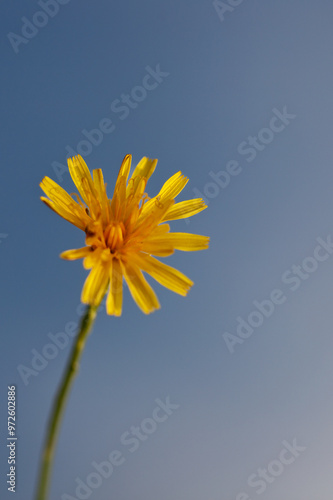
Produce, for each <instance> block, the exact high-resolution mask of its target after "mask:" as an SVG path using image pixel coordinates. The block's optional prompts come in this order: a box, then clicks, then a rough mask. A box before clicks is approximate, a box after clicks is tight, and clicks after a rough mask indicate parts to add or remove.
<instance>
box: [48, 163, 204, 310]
mask: <svg viewBox="0 0 333 500" xmlns="http://www.w3.org/2000/svg"><path fill="white" fill-rule="evenodd" d="M131 159H132V157H131V155H127V156H125V158H124V160H123V162H122V165H121V167H120V171H119V174H118V178H117V181H116V185H115V188H114V193H113V196H112V198H111V199H109V198H108V197H107V193H106V184H105V183H104V179H103V173H102V170H101V169H96V170H93V175H92V176H91V174H90V171H89V169H88V167H87V165H86V163H85V161H84V160H83V158H82V157H81V156H75V157H73V158H71V159H68V167H69V171H70V174H71V177H72V179H73V182H74V184H75V185H76V188H77V189H78V191H79V194H80V195H81V198H82V200H81V199H80V197H79V196H78V195H76V194H73V195H69V194H68V193H67V192H66V191H65V190H64V189H63V188H62V187H60V186H59V185H58V184H57V183H56V182H54V181H53V180H52V179H50V178H49V177H44V179H43V181H42V182H41V184H40V187H41V188H42V190H43V191H44V193H45V194H46V196H47V197H48V198H45V197H43V196H42V197H41V199H42V201H43V202H44V203H45V204H46V205H47V206H48V207H50V208H51V209H52V210H54V211H55V212H56V213H57V214H59V215H60V216H61V217H63V218H64V219H66V220H67V221H69V222H71V223H72V224H74V225H75V226H77V227H78V228H79V229H82V230H83V231H84V232H85V234H86V238H85V243H86V246H85V247H83V248H78V249H75V250H67V251H65V252H63V253H62V254H61V255H60V256H61V257H62V258H63V259H67V260H75V259H80V258H83V265H84V267H85V269H91V271H90V273H89V275H88V277H87V279H86V281H85V283H84V286H83V289H82V295H81V300H82V302H83V303H86V304H90V305H93V306H94V305H95V306H97V305H99V304H100V302H101V300H102V299H103V296H104V294H105V293H108V295H107V300H106V310H107V313H108V314H111V315H115V316H120V315H121V311H122V302H123V278H124V279H125V280H126V282H127V285H128V287H129V290H130V292H131V294H132V297H133V299H134V300H135V302H136V303H137V305H138V306H139V307H140V308H141V310H142V311H143V312H144V313H146V314H149V313H151V312H152V311H154V310H155V309H158V308H159V307H160V305H159V302H158V299H157V297H156V294H155V292H154V290H153V289H152V287H151V286H150V285H149V283H148V282H147V281H146V279H145V277H144V275H143V273H142V272H145V273H147V274H149V275H150V276H152V277H153V278H154V279H155V280H156V281H158V282H159V283H160V284H161V285H163V286H165V287H166V288H169V289H170V290H172V291H173V292H176V293H178V294H180V295H186V294H187V292H188V290H189V289H190V288H191V286H192V285H193V282H192V281H191V280H190V279H189V278H187V276H185V275H184V274H183V273H181V272H180V271H178V270H176V269H174V268H172V267H170V266H168V265H166V264H164V263H162V262H160V261H159V260H158V259H156V258H155V257H153V256H157V257H166V256H169V255H171V254H172V253H173V252H174V251H175V250H184V251H194V250H204V249H205V248H208V243H209V238H208V237H207V236H200V235H196V234H189V233H172V232H170V225H169V224H168V222H169V221H172V220H176V219H183V218H187V217H191V216H192V215H195V214H197V213H198V212H201V210H204V209H205V208H207V207H206V205H205V203H204V201H203V200H202V199H201V198H197V199H192V200H187V201H182V202H179V203H175V198H176V196H177V195H178V194H179V193H180V192H181V191H182V189H183V188H184V187H185V185H186V184H187V182H188V179H187V178H186V177H184V176H183V175H182V173H181V172H177V173H176V174H175V175H173V176H172V177H170V179H169V180H168V181H166V182H165V184H164V185H163V187H162V189H161V190H160V192H159V193H158V194H157V196H154V197H153V198H149V197H148V196H147V194H145V189H146V184H147V181H148V179H149V177H150V176H151V175H152V173H153V172H154V170H155V167H156V164H157V160H152V159H149V158H146V157H144V158H142V160H141V161H140V162H139V163H138V165H137V166H136V168H135V169H134V172H133V174H132V176H131V177H130V179H128V177H129V173H130V167H131ZM74 198H75V199H74Z"/></svg>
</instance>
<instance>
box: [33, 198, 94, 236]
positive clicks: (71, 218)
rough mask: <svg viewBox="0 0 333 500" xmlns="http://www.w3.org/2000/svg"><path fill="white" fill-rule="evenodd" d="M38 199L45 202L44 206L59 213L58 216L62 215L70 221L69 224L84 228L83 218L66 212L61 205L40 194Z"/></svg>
mask: <svg viewBox="0 0 333 500" xmlns="http://www.w3.org/2000/svg"><path fill="white" fill-rule="evenodd" d="M40 199H41V200H42V202H44V203H45V205H46V206H48V207H49V208H51V210H53V211H54V212H55V213H56V214H58V215H60V217H62V218H63V219H65V220H67V221H68V222H70V223H71V224H74V226H76V227H78V228H79V229H82V230H83V231H84V229H85V227H86V223H85V222H83V220H82V219H81V218H80V217H78V216H76V215H75V214H74V213H72V212H68V211H67V210H65V209H63V208H62V207H60V206H59V205H58V204H56V203H54V202H53V201H50V200H48V199H47V198H45V197H44V196H41V197H40Z"/></svg>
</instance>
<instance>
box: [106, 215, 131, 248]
mask: <svg viewBox="0 0 333 500" xmlns="http://www.w3.org/2000/svg"><path fill="white" fill-rule="evenodd" d="M125 233H126V230H125V226H124V224H123V223H122V222H112V223H111V224H109V225H108V226H107V228H106V229H105V231H104V238H105V242H106V244H107V246H108V247H109V248H110V252H111V253H115V252H116V251H117V250H120V248H121V247H122V246H123V244H124V238H125Z"/></svg>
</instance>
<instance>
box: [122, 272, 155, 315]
mask: <svg viewBox="0 0 333 500" xmlns="http://www.w3.org/2000/svg"><path fill="white" fill-rule="evenodd" d="M121 267H122V271H123V273H124V277H125V280H126V283H127V284H128V288H129V290H130V292H131V294H132V297H133V299H134V300H135V302H136V303H137V305H138V306H139V307H140V309H141V310H142V311H143V312H144V313H145V314H150V313H151V312H153V311H154V310H155V309H159V307H160V304H159V302H158V299H157V297H156V295H155V292H154V290H153V289H152V287H151V286H150V285H149V283H148V282H147V281H146V279H145V278H144V276H143V274H142V272H141V271H140V269H139V268H138V266H136V265H133V264H131V263H129V262H127V263H126V264H124V263H123V262H121Z"/></svg>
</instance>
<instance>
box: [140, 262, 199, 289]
mask: <svg viewBox="0 0 333 500" xmlns="http://www.w3.org/2000/svg"><path fill="white" fill-rule="evenodd" d="M132 260H133V262H135V263H136V264H137V265H138V266H139V267H140V268H141V269H142V270H143V271H145V272H146V273H148V274H150V276H152V277H153V278H154V279H155V280H156V281H158V283H160V284H161V285H163V286H165V287H166V288H169V289H170V290H172V291H173V292H175V293H178V294H179V295H183V296H185V295H187V292H188V291H189V289H190V288H191V286H192V285H193V281H191V280H190V279H189V278H188V277H187V276H185V274H183V273H181V272H180V271H178V270H177V269H174V268H173V267H170V266H167V265H166V264H163V263H162V262H160V261H159V260H157V259H154V257H151V256H150V255H145V254H142V253H140V254H137V255H135V256H133V259H132Z"/></svg>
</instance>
